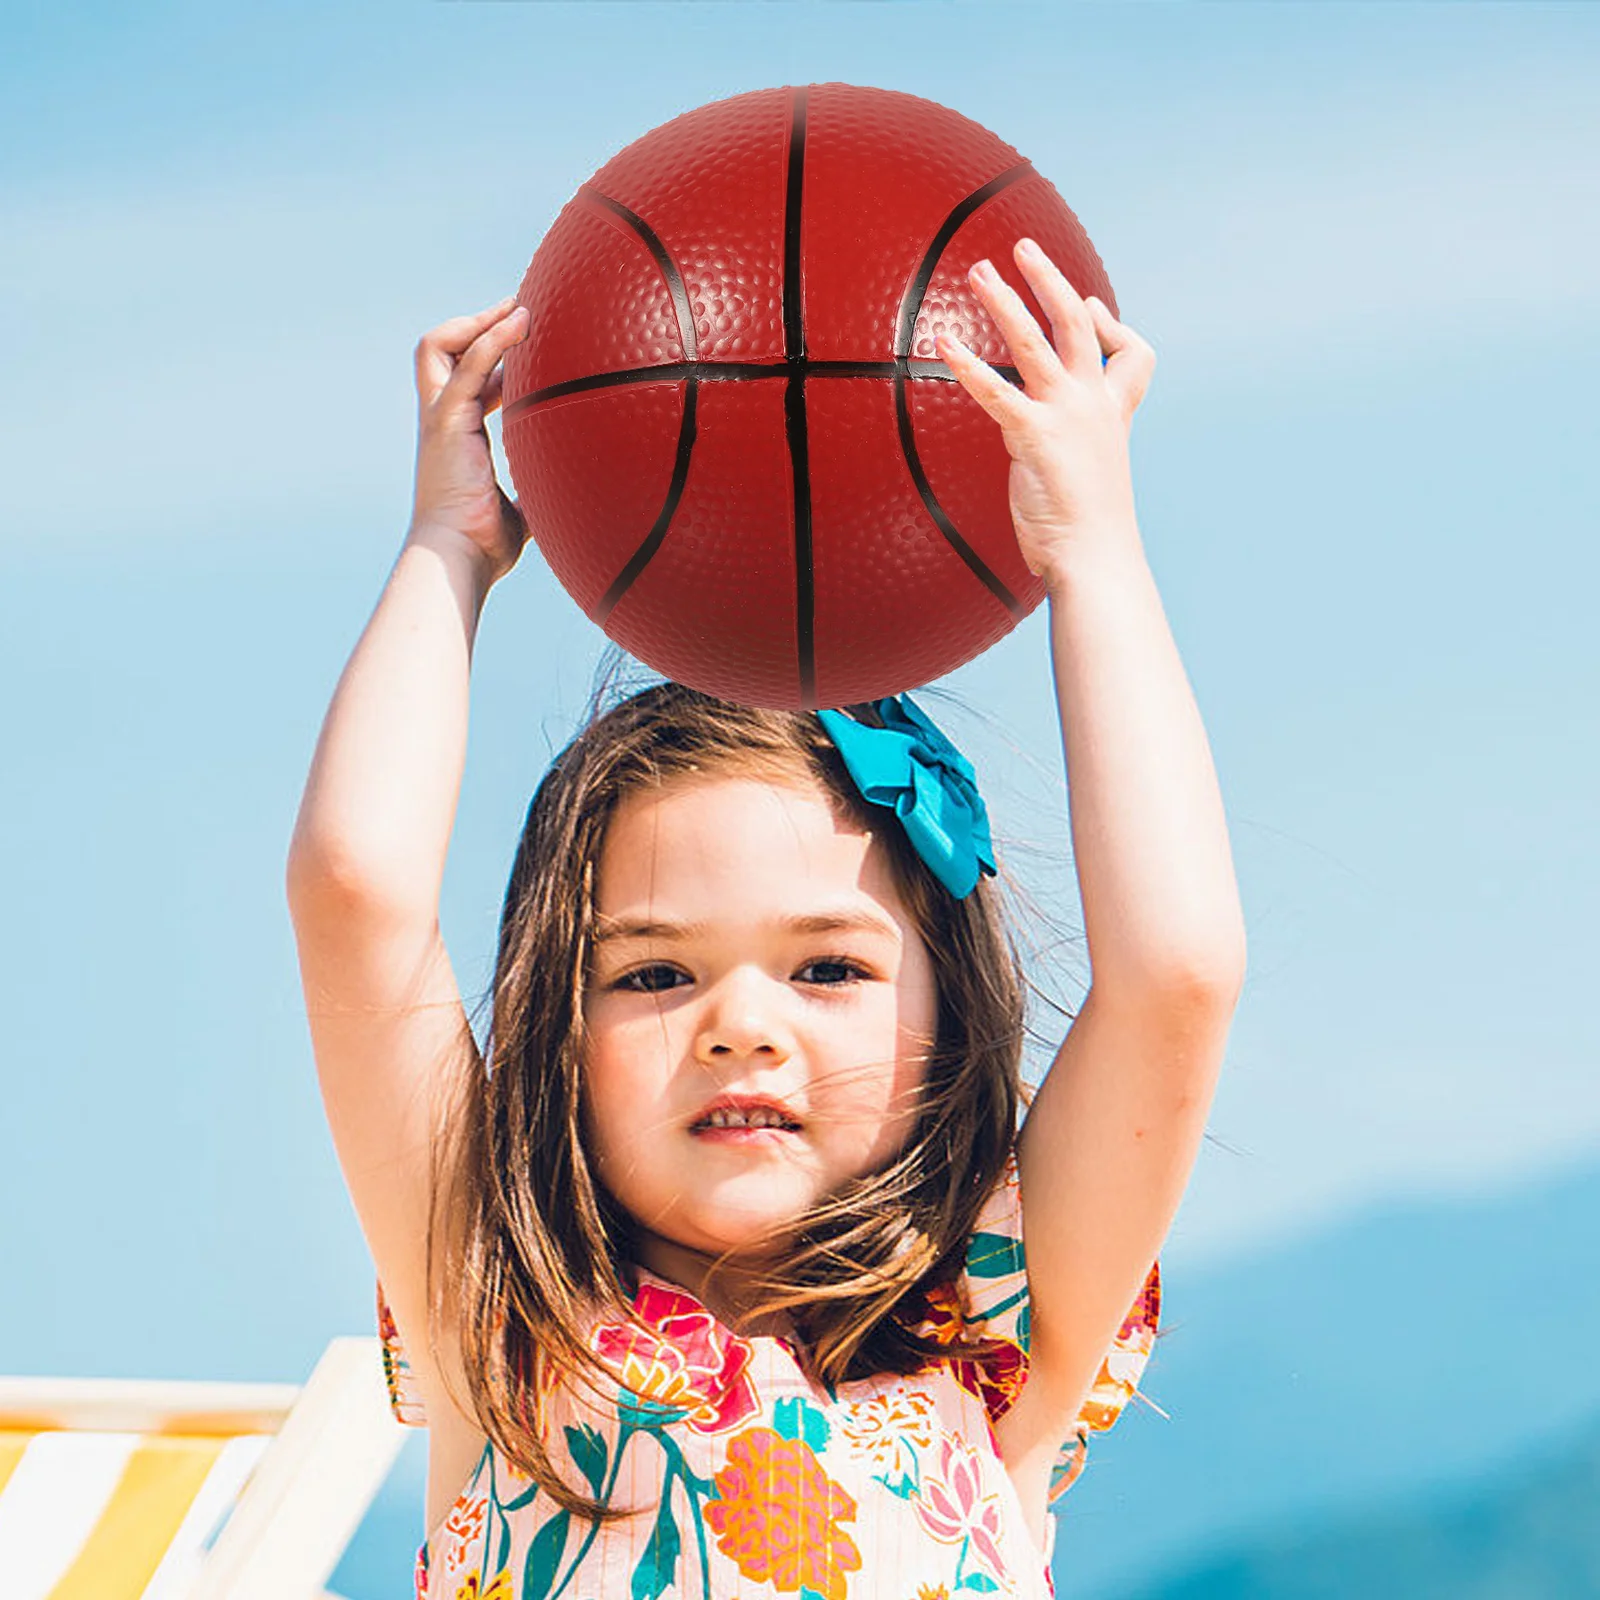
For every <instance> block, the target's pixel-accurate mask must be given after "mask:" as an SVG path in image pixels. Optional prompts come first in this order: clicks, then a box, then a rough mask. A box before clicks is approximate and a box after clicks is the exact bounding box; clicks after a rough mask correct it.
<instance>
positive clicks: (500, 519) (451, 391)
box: [408, 296, 529, 583]
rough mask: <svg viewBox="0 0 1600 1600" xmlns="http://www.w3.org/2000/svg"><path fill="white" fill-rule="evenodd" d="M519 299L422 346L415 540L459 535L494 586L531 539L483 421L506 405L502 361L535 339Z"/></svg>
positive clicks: (437, 333)
mask: <svg viewBox="0 0 1600 1600" xmlns="http://www.w3.org/2000/svg"><path fill="white" fill-rule="evenodd" d="M512 298H513V297H511V296H508V297H507V298H506V299H504V300H502V301H501V302H500V303H499V305H496V306H490V307H489V309H488V310H487V311H480V312H478V313H477V315H476V316H471V317H452V318H451V319H450V321H449V322H442V323H440V324H439V326H438V327H437V328H435V329H434V330H433V331H432V332H431V333H425V334H424V335H423V336H422V338H421V340H420V341H419V343H418V345H417V400H418V403H419V416H418V421H417V491H416V500H415V503H414V505H413V507H412V512H411V534H410V535H408V537H410V536H415V535H416V534H419V533H439V532H443V533H445V534H446V535H447V536H448V535H452V534H454V535H459V536H460V537H461V538H462V539H465V540H466V541H467V542H468V543H469V544H471V545H473V546H475V547H476V549H477V551H478V552H479V553H480V554H481V555H482V556H483V558H484V560H485V562H486V563H487V570H488V576H489V581H490V582H491V583H493V582H495V581H496V580H497V579H500V578H503V577H504V576H505V575H506V573H508V572H509V571H510V570H511V569H512V567H514V566H515V565H516V564H517V558H518V557H519V556H520V555H521V554H522V547H523V546H524V545H525V544H526V543H527V542H528V525H527V523H526V521H524V519H523V516H522V512H521V509H520V508H519V507H518V506H517V504H516V502H515V501H514V500H512V499H511V498H510V497H509V496H508V495H507V494H506V492H505V490H503V489H502V488H501V487H500V485H499V483H498V482H497V481H496V479H495V475H494V459H493V457H492V456H491V455H490V453H489V430H488V428H487V427H486V426H485V423H484V419H485V418H486V417H487V416H488V415H489V413H490V412H491V411H493V410H494V409H495V407H496V406H498V405H499V404H500V385H501V381H502V378H503V376H504V369H503V367H502V365H501V357H502V356H503V355H504V354H505V352H506V351H507V350H509V349H510V348H511V346H512V345H514V344H518V343H520V342H521V341H522V340H523V339H525V338H527V336H528V320H529V319H528V312H527V309H526V308H525V307H523V306H516V307H515V308H513V306H512Z"/></svg>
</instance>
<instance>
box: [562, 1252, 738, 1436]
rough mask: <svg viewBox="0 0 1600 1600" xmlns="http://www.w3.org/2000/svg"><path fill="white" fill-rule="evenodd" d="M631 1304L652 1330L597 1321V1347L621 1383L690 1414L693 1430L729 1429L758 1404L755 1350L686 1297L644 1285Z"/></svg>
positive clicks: (655, 1285) (693, 1298)
mask: <svg viewBox="0 0 1600 1600" xmlns="http://www.w3.org/2000/svg"><path fill="white" fill-rule="evenodd" d="M633 1304H634V1309H635V1310H636V1311H637V1312H638V1313H639V1315H640V1316H641V1317H643V1318H644V1320H645V1321H646V1322H648V1323H649V1324H650V1325H651V1327H652V1328H653V1329H654V1330H655V1331H654V1332H653V1333H651V1332H649V1331H646V1330H644V1329H640V1328H636V1327H634V1326H632V1325H631V1324H629V1323H610V1322H608V1323H603V1324H602V1325H601V1326H600V1327H598V1328H596V1329H595V1331H594V1334H593V1336H592V1343H593V1346H594V1349H595V1351H596V1352H597V1353H598V1354H599V1355H600V1356H601V1357H602V1358H603V1359H604V1360H605V1361H607V1362H608V1363H610V1365H611V1366H612V1367H613V1368H615V1369H616V1371H617V1375H618V1378H619V1380H620V1382H621V1384H622V1386H623V1388H625V1389H627V1390H629V1391H630V1392H631V1393H633V1394H636V1395H638V1396H639V1397H640V1398H641V1399H644V1400H649V1401H652V1402H653V1403H654V1404H656V1405H661V1406H672V1407H675V1408H676V1409H679V1410H682V1411H686V1412H687V1413H688V1417H687V1421H688V1424H689V1426H690V1427H691V1428H693V1429H694V1430H695V1431H696V1432H697V1433H727V1432H729V1431H731V1430H732V1429H734V1428H737V1427H738V1426H739V1424H740V1423H742V1422H744V1421H745V1420H746V1419H747V1418H748V1417H752V1416H754V1415H755V1413H756V1412H757V1411H758V1410H759V1409H760V1402H759V1401H758V1400H757V1399H756V1391H755V1384H754V1383H753V1382H752V1381H751V1378H750V1363H751V1360H752V1359H753V1357H754V1354H755V1352H754V1350H753V1348H752V1347H751V1346H750V1345H749V1344H748V1343H747V1342H746V1341H745V1340H743V1339H741V1338H739V1337H738V1335H736V1334H732V1333H729V1332H728V1331H727V1329H725V1328H724V1327H723V1326H722V1325H721V1324H720V1323H719V1322H718V1321H717V1320H716V1318H715V1317H713V1316H712V1315H711V1313H710V1312H709V1311H707V1310H706V1308H705V1307H704V1306H703V1305H701V1304H700V1302H699V1301H698V1300H696V1299H695V1297H694V1296H693V1295H691V1294H685V1293H683V1292H682V1291H681V1290H678V1289H666V1288H662V1287H661V1286H660V1285H658V1284H654V1283H650V1282H642V1283H641V1284H640V1286H639V1292H638V1294H637V1295H635V1296H634V1302H633Z"/></svg>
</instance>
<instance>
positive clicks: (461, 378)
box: [440, 306, 528, 403]
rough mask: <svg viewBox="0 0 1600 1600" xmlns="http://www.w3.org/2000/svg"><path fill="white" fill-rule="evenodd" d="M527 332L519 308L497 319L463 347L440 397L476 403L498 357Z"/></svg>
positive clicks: (498, 360) (497, 361) (526, 320)
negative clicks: (464, 351)
mask: <svg viewBox="0 0 1600 1600" xmlns="http://www.w3.org/2000/svg"><path fill="white" fill-rule="evenodd" d="M527 332H528V314H527V312H526V311H524V310H523V308H522V307H521V306H518V307H517V308H516V310H514V311H512V312H511V313H510V314H509V315H507V316H505V317H503V318H501V320H500V321H498V322H496V323H495V325H494V326H493V327H492V328H487V329H485V330H484V331H483V332H482V333H480V334H479V335H478V337H477V338H476V339H474V340H473V341H472V343H471V344H470V345H468V346H467V350H466V354H465V355H463V356H462V358H461V359H460V360H459V361H458V362H457V363H456V369H455V371H454V372H452V373H451V374H450V381H449V383H447V384H446V385H445V388H444V391H443V393H441V395H440V398H441V399H442V400H444V401H446V402H447V403H448V402H449V401H450V400H451V399H452V398H453V399H456V400H480V399H481V396H482V392H483V386H484V385H485V384H486V383H487V382H488V381H489V376H490V374H491V373H492V372H493V371H494V370H495V368H496V367H497V366H498V365H499V363H500V358H501V357H502V356H503V355H504V354H505V353H506V351H507V350H509V349H510V348H511V346H512V345H514V344H516V343H518V342H519V341H520V340H522V339H523V338H524V337H526V335H527Z"/></svg>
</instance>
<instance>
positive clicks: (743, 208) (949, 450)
mask: <svg viewBox="0 0 1600 1600" xmlns="http://www.w3.org/2000/svg"><path fill="white" fill-rule="evenodd" d="M1024 236H1027V237H1031V238H1033V239H1036V240H1037V241H1038V242H1039V244H1040V245H1041V246H1042V247H1043V249H1044V251H1045V254H1046V255H1048V256H1049V257H1050V259H1051V260H1052V261H1054V262H1055V263H1056V265H1057V266H1059V267H1060V268H1061V270H1062V271H1063V272H1064V273H1065V274H1066V276H1067V278H1068V279H1069V280H1070V281H1071V283H1072V284H1073V286H1074V287H1075V288H1076V289H1077V290H1078V292H1079V293H1080V294H1082V295H1085V296H1088V295H1098V296H1099V297H1100V299H1101V300H1103V301H1104V302H1105V303H1106V304H1107V305H1108V306H1109V307H1111V308H1112V310H1113V311H1115V309H1116V302H1115V299H1114V297H1113V295H1112V292H1111V286H1110V284H1109V283H1108V282H1107V280H1106V275H1105V269H1104V267H1103V266H1102V264H1101V261H1100V258H1099V256H1098V255H1097V254H1096V253H1095V250H1094V247H1093V245H1091V244H1090V242H1089V239H1088V236H1087V235H1086V234H1085V233H1084V231H1083V228H1082V226H1081V225H1080V224H1079V222H1078V219H1077V218H1076V217H1075V216H1074V215H1073V213H1072V212H1071V211H1070V210H1069V209H1068V207H1067V205H1066V203H1065V202H1064V201H1063V200H1062V199H1061V197H1060V195H1058V194H1057V193H1056V191H1055V189H1054V188H1053V187H1052V186H1051V184H1049V183H1048V182H1047V181H1046V180H1045V179H1044V178H1042V177H1040V176H1039V174H1038V173H1037V172H1035V171H1034V170H1033V168H1032V167H1031V166H1030V165H1029V164H1028V162H1027V161H1026V160H1024V159H1023V157H1022V156H1021V155H1019V154H1018V153H1017V151H1015V150H1014V149H1012V147H1011V146H1010V145H1008V144H1006V143H1005V142H1004V141H1003V140H1002V139H999V138H997V137H996V136H995V135H994V134H992V133H990V132H989V131H988V129H986V128H983V127H981V126H980V125H979V124H978V123H976V122H973V121H971V120H970V119H969V118H967V117H964V116H961V115H960V114H959V113H958V112H955V111H952V110H950V109H949V108H948V107H945V106H941V105H937V104H935V103H934V102H932V101H930V100H923V99H920V98H918V97H917V96H915V95H909V94H900V93H895V92H892V91H889V90H884V89H871V88H860V87H857V86H854V85H851V84H843V83H824V84H812V85H810V86H808V87H805V88H780V89H762V90H759V91H757V92H755V93H751V94H741V95H735V96H734V97H733V98H732V99H728V100H719V101H716V102H714V103H713V104H711V105H706V106H701V107H699V108H698V109H697V110H694V111H689V112H685V113H684V114H683V115H682V116H679V117H675V118H673V119H672V121H670V122H667V123H664V124H663V125H662V126H661V127H659V128H656V129H654V130H652V131H651V132H650V133H647V134H645V135H644V136H643V137H642V138H640V139H637V140H635V141H634V142H633V143H632V144H630V145H629V146H628V147H627V148H626V149H625V150H623V151H622V152H621V153H620V154H618V155H617V156H615V157H614V158H613V159H612V160H610V161H608V162H607V163H606V164H605V165H604V166H603V167H601V169H600V170H599V171H598V172H597V173H595V175H594V176H593V177H592V178H591V179H590V180H589V181H588V182H587V183H586V184H584V185H583V187H582V188H581V189H580V190H579V191H578V193H577V194H576V195H575V196H574V197H573V198H572V200H571V201H569V202H568V204H567V205H566V206H565V207H564V208H563V210H562V212H561V214H560V216H558V217H557V218H556V220H555V222H554V223H553V224H552V226H551V228H550V230H549V232H548V233H547V234H546V235H545V237H544V239H543V241H542V242H541V243H540V245H539V249H538V252H537V253H536V254H535V256H534V258H533V261H532V263H531V264H530V265H529V267H528V270H527V273H526V274H525V276H524V277H523V280H522V284H521V288H520V290H519V291H518V295H517V299H518V301H519V302H520V303H521V304H522V305H525V306H527V307H528V309H529V311H530V313H531V323H530V328H529V334H528V337H527V339H525V340H524V341H522V342H521V343H520V344H518V345H517V346H515V347H514V348H513V349H512V350H511V351H510V352H509V353H508V354H507V356H506V359H505V382H504V389H503V408H504V409H503V438H504V441H505V449H506V456H507V459H508V461H509V463H510V467H511V476H512V481H513V483H514V484H515V486H516V489H517V494H518V498H519V501H520V504H521V506H522V509H523V512H524V514H525V515H526V517H527V519H528V524H529V527H530V529H531V531H532V534H533V536H534V538H535V539H537V541H538V543H539V548H540V549H541V550H542V551H543V552H544V555H545V558H546V559H547V560H548V561H549V563H550V566H551V569H552V570H553V571H554V572H555V574H556V576H557V578H558V579H559V580H560V581H561V583H562V584H563V586H564V587H565V588H566V590H567V592H568V593H569V594H570V595H571V596H572V597H573V599H574V600H576V601H577V603H578V605H579V606H581V607H582V609H583V611H584V612H585V613H586V614H587V615H588V616H589V617H590V618H591V619H592V620H594V621H595V622H597V623H599V624H600V625H601V626H602V627H603V628H604V629H605V631H606V633H607V634H609V635H610V637H611V638H612V639H614V640H615V641H616V642H617V643H618V644H620V645H621V646H622V647H623V648H624V649H625V650H627V651H628V652H629V653H630V654H632V655H634V656H636V657H637V658H638V659H639V660H641V661H643V662H645V663H646V664H647V665H648V666H650V667H652V668H654V669H655V670H656V671H657V672H660V673H662V674H663V675H664V676H666V677H669V678H673V679H676V680H677V681H678V682H680V683H684V684H688V685H689V686H691V687H693V688H697V689H701V690H704V691H705V692H706V693H709V694H715V695H719V696H721V697H723V698H725V699H729V700H736V701H741V702H744V703H745V704H748V705H756V706H770V707H776V708H788V709H800V708H810V707H817V706H845V705H851V704H855V703H858V702H861V701H868V700H875V699H878V698H880V697H882V696H885V695H892V694H898V693H900V692H901V691H902V690H905V689H910V688H915V687H917V686H918V685H921V684H925V683H927V682H928V681H929V680H931V679H933V678H936V677H938V676H939V675H940V674H942V673H946V672H949V671H951V670H952V669H954V668H955V667H958V666H960V665H961V664H962V663H963V662H966V661H970V660H971V659H972V658H973V657H974V656H976V655H978V654H979V653H981V652H982V651H984V650H986V649H987V648H988V647H989V646H990V645H992V644H994V643H995V642H996V641H997V640H999V639H1000V638H1002V637H1003V636H1004V635H1005V634H1006V633H1008V632H1009V631H1010V630H1011V629H1012V628H1013V627H1015V626H1016V624H1017V623H1018V622H1019V621H1020V620H1021V619H1022V618H1023V617H1025V616H1027V615H1028V613H1029V612H1031V611H1032V610H1033V609H1034V607H1035V606H1037V605H1038V603H1039V601H1040V600H1041V599H1042V598H1043V596H1044V586H1043V584H1042V582H1041V581H1040V580H1039V579H1038V578H1037V577H1036V576H1035V575H1034V574H1033V573H1032V572H1030V571H1029V569H1028V566H1027V564H1026V563H1025V562H1024V561H1023V559H1022V554H1021V551H1020V550H1019V549H1018V547H1017V541H1016V534H1015V530H1014V529H1013V527H1012V524H1011V515H1010V510H1009V507H1008V503H1007V479H1008V474H1009V465H1010V462H1009V457H1008V455H1007V453H1006V448H1005V444H1004V441H1003V440H1002V438H1001V435H1000V429H999V427H998V425H997V424H996V423H995V422H994V420H993V419H992V418H990V417H989V416H988V415H987V414H986V413H985V412H984V411H983V410H982V408H981V407H979V405H978V404H977V402H976V401H974V400H973V399H972V398H971V396H970V395H968V394H967V393H966V391H965V390H964V389H962V387H961V386H960V384H959V383H957V382H956V381H955V378H954V376H953V374H952V373H951V371H950V369H949V368H948V367H947V366H946V365H945V364H944V363H943V362H942V361H939V360H938V359H936V357H935V352H934V336H935V334H936V333H938V332H939V331H940V330H941V329H949V330H950V331H951V332H953V333H954V334H956V335H957V336H958V337H959V338H961V339H962V340H963V341H964V342H965V343H966V345H967V346H968V347H969V348H970V349H972V350H975V351H976V352H977V354H978V355H979V356H981V357H982V358H983V359H984V360H985V361H988V362H989V363H990V364H991V365H993V366H995V367H997V368H999V369H1000V370H1001V371H1003V372H1005V373H1006V374H1007V375H1008V376H1009V377H1010V378H1011V379H1012V381H1013V382H1016V381H1018V380H1017V377H1016V372H1015V367H1014V366H1013V364H1012V360H1011V356H1010V353H1009V351H1008V350H1007V349H1006V346H1005V342H1004V340H1003V339H1002V338H1001V336H1000V333H999V330H998V329H997V328H996V326H995V324H994V323H993V321H992V320H991V319H990V318H989V316H988V314H987V313H986V312H985V311H984V310H983V308H982V306H981V305H980V304H979V302H978V300H977V298H976V296H975V295H974V294H973V292H972V290H971V288H970V287H969V285H968V282H967V271H968V269H969V268H970V267H971V266H972V264H973V263H974V262H976V261H979V260H982V259H983V258H985V257H987V258H989V259H990V260H991V261H993V263H994V264H995V266H996V267H997V268H998V270H999V271H1000V273H1001V275H1002V276H1003V277H1005V279H1006V280H1007V281H1008V282H1009V283H1010V284H1011V286H1012V287H1013V288H1014V289H1016V290H1017V291H1018V292H1019V293H1020V294H1021V295H1022V298H1023V300H1024V302H1025V303H1026V305H1027V306H1028V309H1029V311H1030V312H1031V313H1032V314H1033V315H1034V316H1035V317H1036V318H1038V320H1039V322H1040V324H1041V325H1042V326H1044V327H1045V328H1047V329H1048V327H1049V323H1048V321H1047V319H1046V318H1045V317H1044V314H1043V312H1042V310H1041V308H1040V306H1039V304H1038V302H1037V301H1036V300H1035V299H1034V297H1033V295H1032V293H1031V292H1030V291H1029V290H1028V289H1027V287H1026V286H1025V284H1024V282H1023V280H1022V278H1021V275H1020V274H1019V273H1018V271H1017V268H1016V265H1015V262H1014V260H1013V258H1012V248H1013V246H1014V245H1015V243H1016V241H1017V240H1018V239H1019V238H1021V237H1024Z"/></svg>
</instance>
